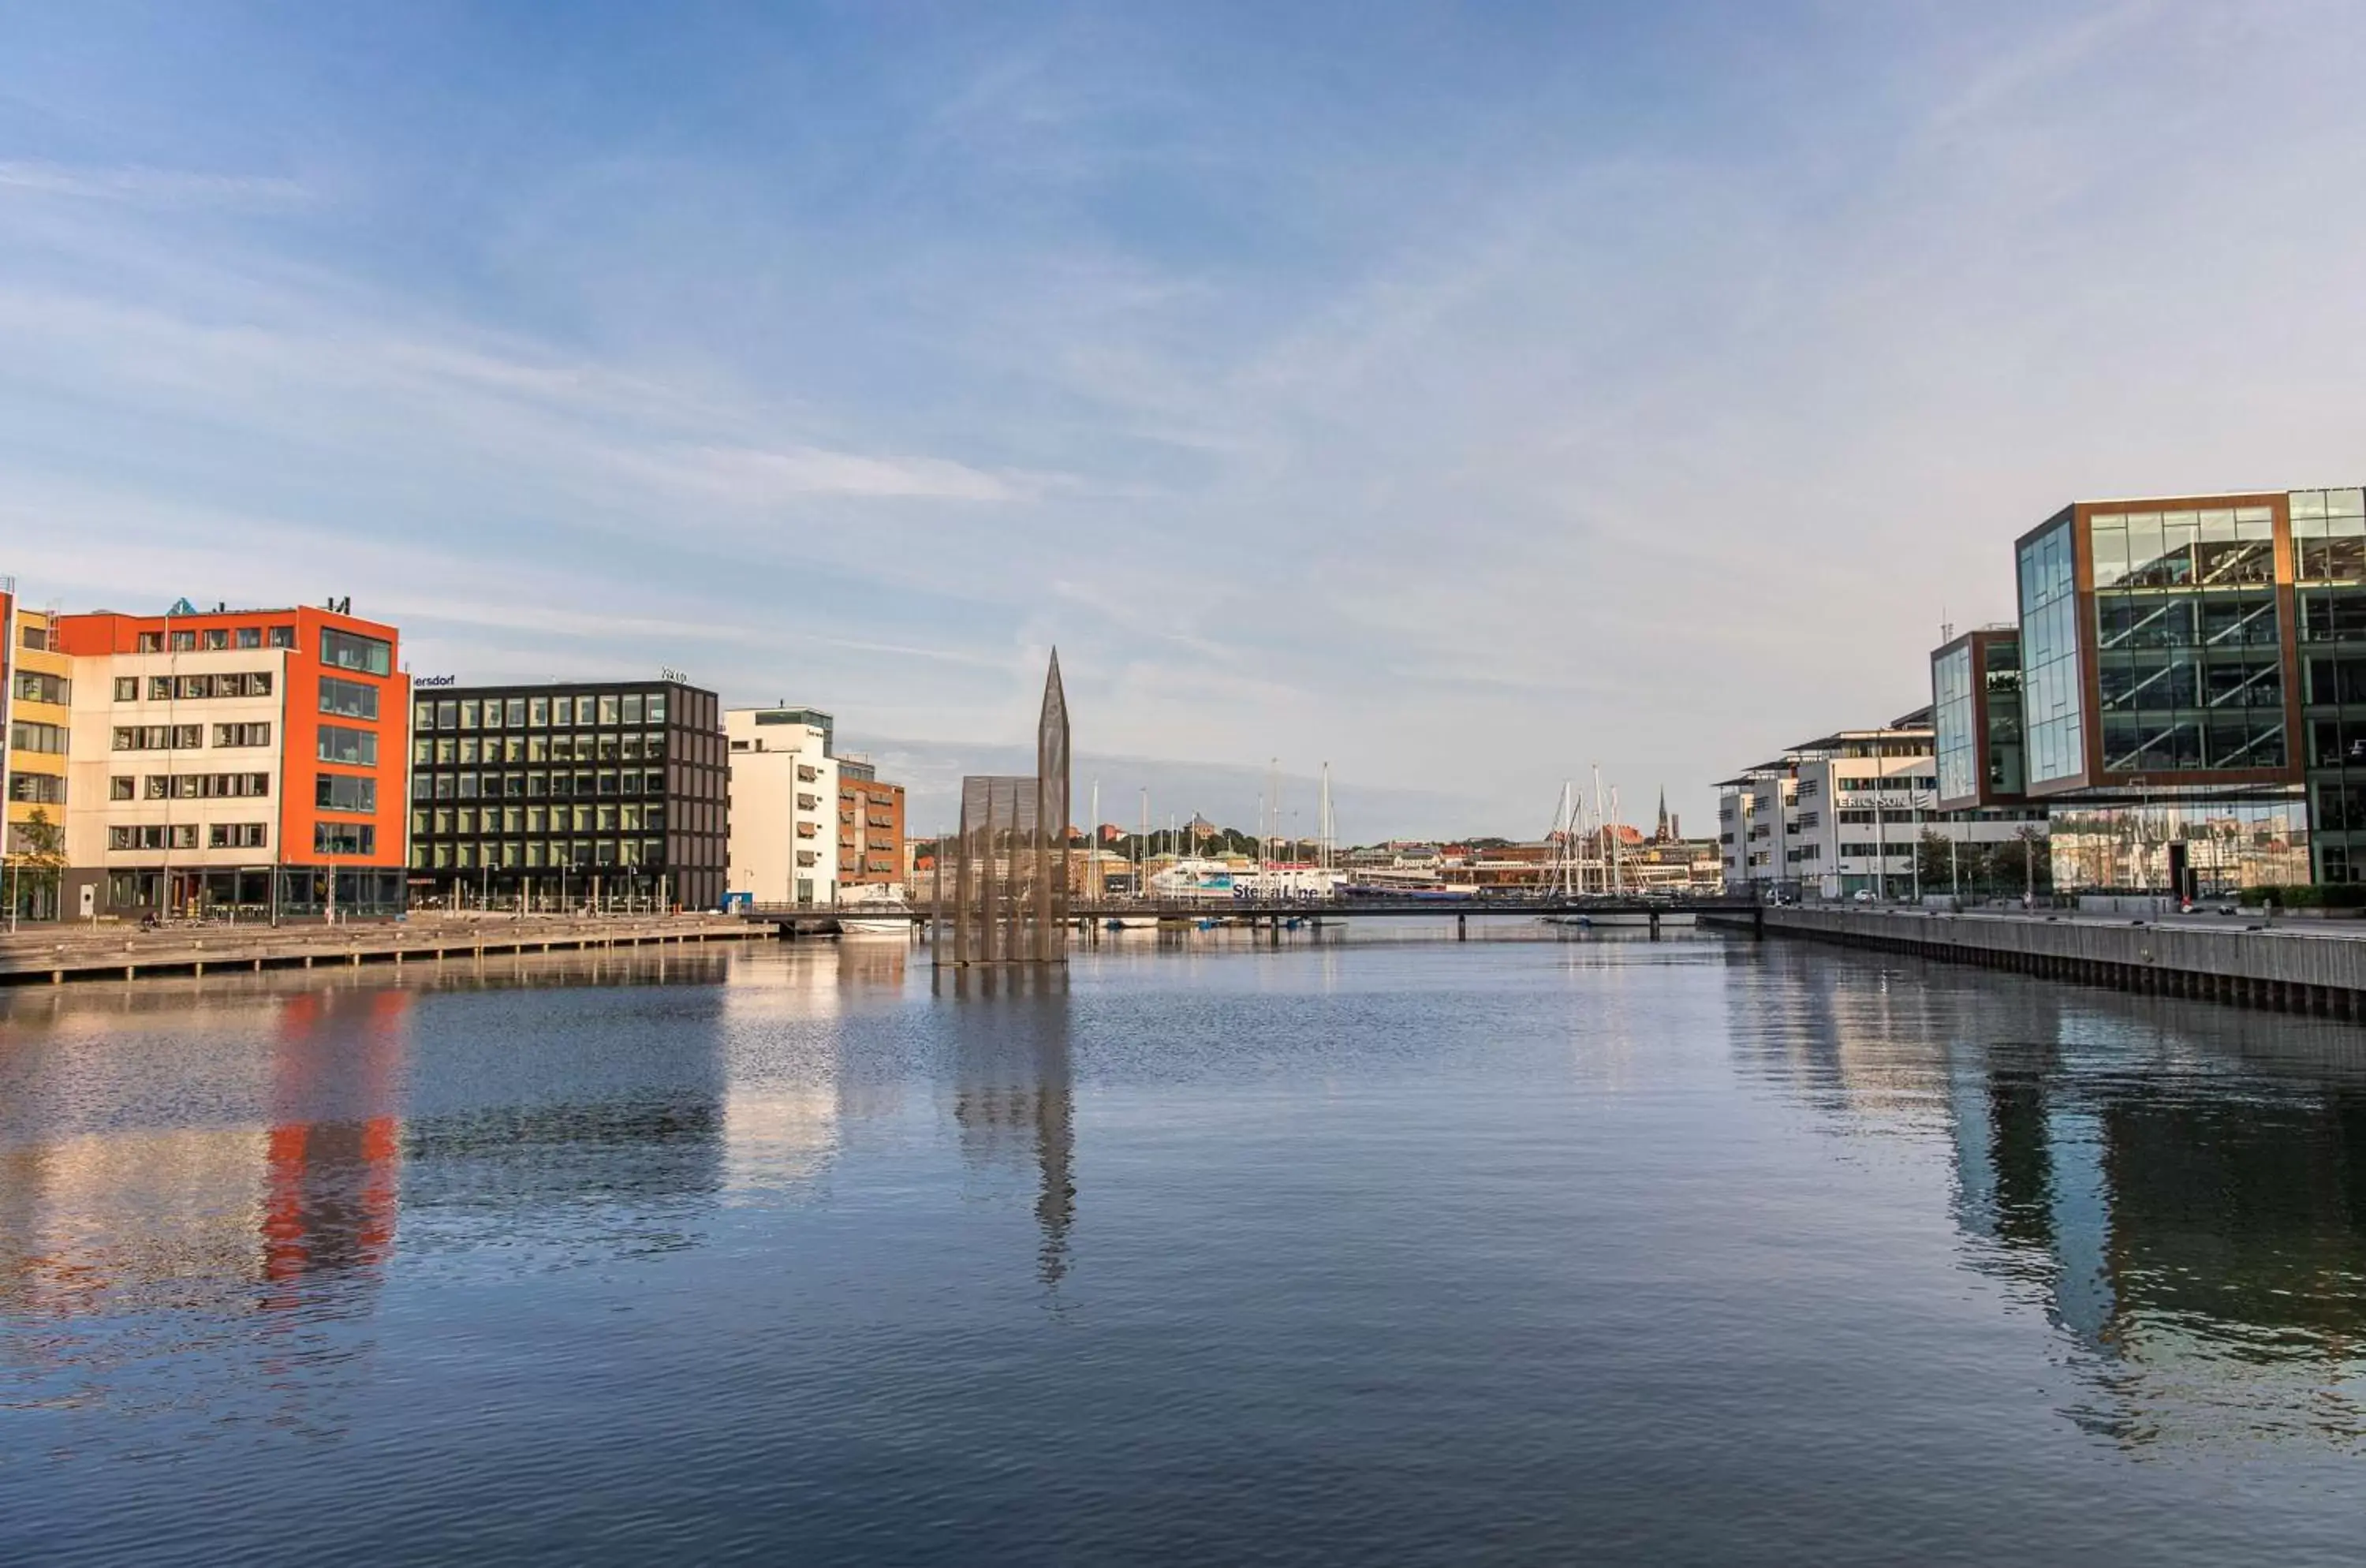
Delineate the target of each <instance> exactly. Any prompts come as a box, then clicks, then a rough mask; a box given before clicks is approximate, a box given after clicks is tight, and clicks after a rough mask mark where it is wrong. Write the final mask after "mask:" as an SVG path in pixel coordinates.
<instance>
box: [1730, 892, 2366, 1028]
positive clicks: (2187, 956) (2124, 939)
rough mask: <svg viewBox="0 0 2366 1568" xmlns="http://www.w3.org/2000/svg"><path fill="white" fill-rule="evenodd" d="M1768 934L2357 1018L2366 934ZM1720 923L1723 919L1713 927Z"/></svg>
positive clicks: (1787, 921)
mask: <svg viewBox="0 0 2366 1568" xmlns="http://www.w3.org/2000/svg"><path fill="white" fill-rule="evenodd" d="M1761 919H1763V931H1764V932H1765V934H1766V935H1769V936H1791V937H1806V938H1809V939H1812V940H1815V941H1820V942H1842V943H1845V944H1847V945H1849V946H1853V947H1866V948H1875V949H1878V950H1880V951H1882V952H1886V953H1912V954H1914V955H1915V956H1917V957H1921V958H1940V959H1945V960H1948V961H1949V962H1952V963H1957V964H1984V965H1986V966H1987V967H1989V968H1991V969H2009V970H2012V971H2014V972H2016V973H2019V974H2023V975H2037V976H2045V977H2046V978H2049V979H2057V980H2073V981H2079V982H2081V983H2084V984H2087V985H2095V986H2108V987H2113V989H2116V990H2123V991H2142V992H2146V993H2149V994H2153V995H2158V996H2170V997H2191V998H2195V999H2197V1000H2203V1001H2216V1002H2227V1003H2231V1004H2233V1005H2236V1006H2240V1007H2254V1008H2267V1009H2272V1010H2277V1011H2282V1012H2307V1013H2319V1014H2324V1015H2327V1016H2329V1017H2333V1018H2341V1019H2352V1020H2355V1019H2360V1018H2366V933H2361V934H2360V935H2358V936H2352V935H2349V934H2348V933H2347V931H2343V930H2340V929H2338V928H2336V929H2334V930H2327V929H2326V928H2325V927H2323V926H2315V927H2312V928H2311V929H2308V930H2291V929H2286V928H2282V927H2272V928H2264V929H2262V928H2257V927H2249V928H2238V927H2233V926H2229V925H2207V924H2200V923H2185V922H2165V923H2158V924H2156V923H2153V922H2149V921H2145V922H2138V921H2135V920H2104V919H2079V918H2077V917H2059V918H2056V919H2047V918H2045V916H2043V915H2018V914H2015V915H1987V914H1981V915H1968V914H1966V915H1956V914H1948V913H1944V912H1937V911H1925V910H1921V909H1825V908H1766V909H1764V910H1763V911H1762V912H1761ZM1718 923H1724V922H1723V921H1719V922H1718Z"/></svg>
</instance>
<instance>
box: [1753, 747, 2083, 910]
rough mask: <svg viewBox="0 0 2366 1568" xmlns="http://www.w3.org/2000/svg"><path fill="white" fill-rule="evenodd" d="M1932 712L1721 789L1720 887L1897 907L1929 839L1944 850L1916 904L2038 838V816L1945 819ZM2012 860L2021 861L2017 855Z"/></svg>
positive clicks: (1973, 813) (2005, 813) (1806, 753)
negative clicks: (1865, 897)
mask: <svg viewBox="0 0 2366 1568" xmlns="http://www.w3.org/2000/svg"><path fill="white" fill-rule="evenodd" d="M1933 739H1934V736H1933V731H1932V712H1931V710H1930V709H1928V708H1922V709H1918V710H1916V711H1915V712H1913V713H1910V714H1906V715H1904V716H1900V717H1898V718H1895V719H1892V720H1890V721H1889V722H1888V723H1887V724H1886V725H1881V726H1878V727H1876V728H1866V729H1842V730H1835V731H1834V732H1832V733H1831V734H1830V735H1824V736H1820V737H1818V738H1817V739H1813V740H1809V741H1806V742H1803V743H1802V744H1800V745H1797V746H1794V747H1790V748H1788V749H1786V750H1785V751H1784V752H1783V753H1782V754H1781V755H1779V756H1778V757H1776V758H1775V759H1774V760H1772V761H1766V762H1762V763H1760V764H1759V765H1758V766H1756V767H1754V768H1750V769H1746V770H1744V771H1743V772H1742V773H1740V774H1738V775H1736V776H1735V777H1733V778H1731V779H1728V780H1726V781H1724V782H1723V783H1722V784H1719V785H1718V792H1719V799H1718V845H1719V849H1720V851H1721V852H1722V856H1723V860H1724V864H1725V873H1726V879H1727V885H1728V886H1735V887H1739V886H1743V885H1745V884H1752V883H1754V884H1758V885H1760V886H1770V887H1774V888H1778V889H1781V890H1784V891H1789V892H1797V893H1800V894H1804V895H1806V896H1809V897H1823V898H1840V897H1849V896H1851V895H1853V894H1855V893H1857V892H1859V891H1861V890H1870V891H1874V892H1876V893H1879V892H1884V891H1886V892H1887V895H1888V896H1890V897H1902V896H1904V895H1905V894H1906V893H1907V892H1908V891H1909V890H1910V889H1911V888H1913V887H1914V886H1917V872H1918V867H1917V850H1918V847H1919V846H1920V845H1921V843H1922V842H1923V840H1924V839H1925V838H1926V836H1927V837H1932V838H1935V839H1936V840H1939V841H1940V842H1941V843H1943V844H1944V846H1945V847H1946V848H1947V850H1948V855H1947V858H1946V863H1945V864H1946V872H1945V874H1944V878H1943V877H1941V876H1940V875H1938V874H1935V872H1936V868H1935V867H1934V868H1932V873H1933V874H1923V875H1921V878H1920V886H1921V891H1922V892H1924V893H1925V894H1933V893H1944V892H1949V891H1951V890H1954V889H1956V888H1960V887H1964V886H1972V885H1975V884H1977V883H1978V882H1979V881H1981V880H1982V875H1983V872H1984V870H1985V868H1988V867H1989V866H1990V865H1991V864H1992V863H1993V862H1994V860H1995V857H1996V855H1997V852H1999V851H2000V850H2001V849H2005V848H2007V847H2008V846H2014V845H2016V843H2017V841H2018V840H2021V839H2022V835H2023V834H2024V833H2029V832H2032V831H2034V832H2036V833H2043V832H2044V831H2045V826H2044V824H2045V812H2044V811H2043V810H2041V809H2038V808H2035V807H2025V806H2014V805H1985V806H1983V805H1975V806H1969V807H1953V808H1951V807H1948V806H1947V805H1946V804H1945V803H1944V801H1943V800H1942V798H1941V795H1942V791H1941V788H1940V779H1939V773H1938V759H1937V756H1936V754H1935V752H1934V750H1933ZM2013 852H2015V853H2021V852H2024V851H2021V850H2018V849H2015V850H2014V851H2013Z"/></svg>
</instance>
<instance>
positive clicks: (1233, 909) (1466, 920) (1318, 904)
mask: <svg viewBox="0 0 2366 1568" xmlns="http://www.w3.org/2000/svg"><path fill="white" fill-rule="evenodd" d="M741 913H742V914H743V915H744V916H745V918H747V919H750V920H754V921H759V922H762V923H765V924H771V925H777V926H779V927H780V928H781V930H782V934H783V935H784V936H788V935H796V934H801V933H810V934H821V933H823V932H826V931H830V930H832V929H834V928H835V926H836V924H837V921H838V919H839V917H840V916H845V917H847V918H849V919H857V918H859V919H908V920H910V921H911V922H912V923H913V924H914V925H916V926H925V925H926V924H927V923H928V922H929V919H931V918H932V917H931V914H930V911H929V909H928V908H926V907H921V908H910V909H904V908H864V909H817V908H808V907H806V906H802V905H783V904H757V905H751V906H749V907H748V908H745V909H743V910H742V911H741ZM1671 915H1695V916H1698V915H1723V916H1728V917H1738V918H1740V919H1745V920H1748V921H1750V922H1751V924H1752V929H1753V930H1755V929H1756V928H1757V923H1758V921H1759V919H1760V915H1759V905H1758V904H1757V903H1756V901H1754V900H1752V899H1750V898H1736V897H1729V896H1725V895H1718V896H1716V897H1686V896H1681V895H1671V896H1654V897H1637V896H1632V895H1628V896H1624V897H1621V896H1613V895H1605V894H1581V895H1571V896H1566V897H1509V898H1507V897H1472V898H1451V897H1449V898H1439V897H1388V896H1385V895H1382V896H1370V897H1350V898H1122V899H1095V900H1090V901H1087V900H1081V899H1080V900H1077V901H1075V902H1073V903H1071V904H1070V905H1069V906H1068V916H1069V919H1072V920H1074V921H1076V923H1077V924H1079V925H1083V926H1087V927H1089V928H1091V929H1093V930H1096V931H1098V929H1099V928H1100V927H1101V926H1102V925H1103V924H1104V923H1106V922H1107V921H1110V920H1142V919H1157V920H1160V921H1162V922H1172V923H1177V924H1188V923H1192V922H1196V921H1200V920H1222V921H1225V922H1227V923H1233V924H1244V923H1245V924H1247V925H1251V926H1255V927H1258V928H1261V929H1265V930H1268V931H1275V932H1279V931H1280V930H1281V929H1282V928H1283V927H1284V926H1285V925H1286V924H1288V923H1290V922H1293V921H1315V922H1318V923H1329V922H1333V921H1337V920H1348V919H1358V920H1361V919H1431V920H1435V919H1443V918H1445V917H1448V916H1451V917H1453V919H1454V921H1455V927H1456V934H1457V935H1458V936H1461V935H1467V934H1468V933H1469V930H1470V919H1471V918H1472V917H1473V916H1476V917H1478V918H1481V919H1541V918H1545V917H1549V916H1557V917H1560V918H1562V919H1571V920H1578V919H1604V918H1609V917H1624V918H1628V919H1637V918H1639V919H1645V920H1647V921H1648V922H1649V924H1650V927H1651V933H1652V934H1653V935H1654V936H1656V935H1658V934H1659V931H1660V922H1661V920H1662V918H1664V917H1667V916H1671Z"/></svg>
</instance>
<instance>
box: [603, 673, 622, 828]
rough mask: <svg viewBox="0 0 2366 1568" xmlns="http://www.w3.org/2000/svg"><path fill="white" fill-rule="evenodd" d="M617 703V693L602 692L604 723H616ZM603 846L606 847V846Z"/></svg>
mask: <svg viewBox="0 0 2366 1568" xmlns="http://www.w3.org/2000/svg"><path fill="white" fill-rule="evenodd" d="M617 705H618V702H617V696H616V694H615V693H614V692H603V693H602V694H601V696H600V722H601V723H602V724H614V723H615V722H616V709H617ZM604 847H605V846H603V848H604Z"/></svg>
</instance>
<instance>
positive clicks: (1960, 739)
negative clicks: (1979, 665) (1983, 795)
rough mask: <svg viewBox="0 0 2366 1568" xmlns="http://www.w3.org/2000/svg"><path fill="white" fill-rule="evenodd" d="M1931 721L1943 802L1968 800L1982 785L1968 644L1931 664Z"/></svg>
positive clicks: (1970, 655)
mask: <svg viewBox="0 0 2366 1568" xmlns="http://www.w3.org/2000/svg"><path fill="white" fill-rule="evenodd" d="M1931 719H1932V728H1933V730H1934V732H1935V739H1934V741H1933V743H1932V744H1933V748H1934V750H1935V751H1936V752H1937V757H1938V767H1939V795H1940V798H1941V799H1943V800H1968V799H1971V798H1972V797H1973V796H1974V795H1977V793H1978V790H1979V785H1980V758H1979V728H1978V718H1977V714H1976V712H1975V711H1974V707H1973V703H1972V649H1971V645H1970V644H1969V643H1966V644H1965V645H1964V646H1962V647H1960V648H1956V649H1950V650H1949V651H1948V652H1945V653H1943V654H1941V655H1940V656H1939V657H1938V658H1936V659H1934V660H1932V661H1931Z"/></svg>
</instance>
